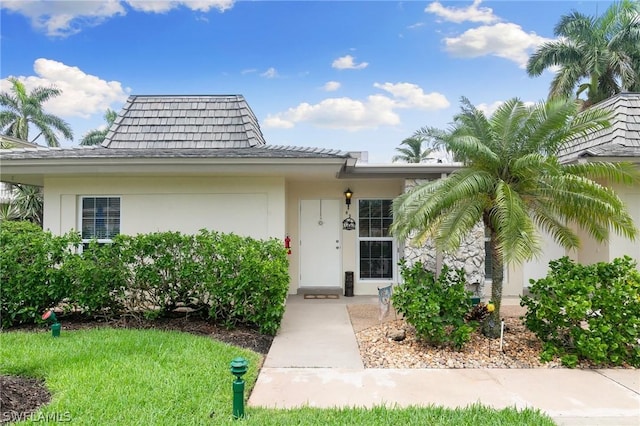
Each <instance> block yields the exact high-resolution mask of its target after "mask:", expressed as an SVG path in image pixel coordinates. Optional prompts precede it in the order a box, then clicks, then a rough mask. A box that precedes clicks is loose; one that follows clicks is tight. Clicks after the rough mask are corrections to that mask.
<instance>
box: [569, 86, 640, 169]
mask: <svg viewBox="0 0 640 426" xmlns="http://www.w3.org/2000/svg"><path fill="white" fill-rule="evenodd" d="M592 108H608V109H611V110H612V111H614V118H613V120H612V122H611V127H609V128H607V129H604V130H600V131H598V132H594V133H593V134H592V135H590V136H588V137H587V138H580V139H576V140H575V141H573V142H572V143H570V144H568V145H567V146H566V147H565V148H564V149H563V150H562V151H561V152H560V155H559V156H558V157H559V159H560V161H562V162H571V161H574V160H576V159H577V158H579V157H584V156H597V157H635V156H637V155H639V154H640V93H620V94H618V95H616V96H613V97H611V98H609V99H607V100H605V101H603V102H600V103H599V104H597V105H595V106H593V107H592Z"/></svg>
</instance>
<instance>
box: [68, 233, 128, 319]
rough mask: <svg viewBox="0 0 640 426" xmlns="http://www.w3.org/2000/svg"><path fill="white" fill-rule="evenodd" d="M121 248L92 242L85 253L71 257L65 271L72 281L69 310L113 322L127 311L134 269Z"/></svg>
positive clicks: (114, 244)
mask: <svg viewBox="0 0 640 426" xmlns="http://www.w3.org/2000/svg"><path fill="white" fill-rule="evenodd" d="M120 251H121V249H120V246H119V244H118V243H117V242H116V243H113V244H98V243H97V242H96V241H92V242H91V243H90V244H89V246H88V247H87V248H85V249H84V250H83V252H82V253H80V254H77V255H75V256H69V257H68V258H67V259H66V261H65V262H64V264H63V265H62V270H63V272H64V274H65V275H66V276H67V279H68V287H67V288H66V289H65V295H66V301H67V306H66V307H67V309H71V308H73V309H75V310H76V311H79V312H82V313H83V314H86V315H89V316H96V315H101V316H103V317H107V318H111V317H114V316H116V315H118V314H120V313H122V311H123V309H124V300H125V294H126V289H127V286H128V282H129V279H130V269H129V268H128V267H127V265H125V264H124V263H123V262H122V258H121V254H120Z"/></svg>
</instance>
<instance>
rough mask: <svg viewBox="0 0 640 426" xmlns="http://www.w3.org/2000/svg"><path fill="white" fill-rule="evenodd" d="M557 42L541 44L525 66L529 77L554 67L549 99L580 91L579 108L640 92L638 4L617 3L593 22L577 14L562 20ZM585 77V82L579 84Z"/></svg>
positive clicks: (577, 94) (557, 26)
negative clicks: (631, 92) (580, 100)
mask: <svg viewBox="0 0 640 426" xmlns="http://www.w3.org/2000/svg"><path fill="white" fill-rule="evenodd" d="M554 33H555V35H556V36H558V37H560V38H559V39H558V40H556V41H552V42H549V43H545V44H543V45H542V46H541V47H540V48H539V49H538V50H537V51H536V52H535V53H534V54H533V55H532V56H531V57H530V58H529V62H528V63H527V72H528V73H529V75H530V76H539V75H540V74H542V72H543V71H544V70H545V69H548V68H551V67H559V68H560V69H559V71H558V72H557V73H556V75H555V77H554V79H553V81H552V82H551V87H550V90H549V97H555V96H561V97H569V96H572V95H573V94H574V92H575V95H576V97H579V96H580V94H582V93H583V92H585V93H586V96H587V99H586V101H585V102H584V105H583V109H584V108H587V107H588V106H589V105H592V104H594V103H596V102H599V101H601V100H603V99H606V98H608V97H610V96H612V95H615V94H616V93H619V92H620V91H624V90H633V89H639V88H640V53H639V50H640V49H639V48H638V46H640V3H639V2H637V1H633V0H622V1H621V2H619V3H614V4H612V5H611V6H610V7H609V8H608V9H607V10H606V11H605V13H604V14H603V15H601V16H599V17H597V18H594V17H590V16H586V15H583V14H581V13H579V12H575V11H574V12H572V13H570V14H568V15H564V16H562V18H561V19H560V22H559V23H558V24H557V25H556V27H555V29H554ZM585 79H586V82H584V80H585Z"/></svg>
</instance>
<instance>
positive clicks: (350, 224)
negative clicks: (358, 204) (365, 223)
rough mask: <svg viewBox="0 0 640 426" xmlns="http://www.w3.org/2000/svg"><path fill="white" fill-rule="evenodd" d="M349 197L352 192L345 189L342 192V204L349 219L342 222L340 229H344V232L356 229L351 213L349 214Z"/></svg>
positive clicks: (351, 195)
mask: <svg viewBox="0 0 640 426" xmlns="http://www.w3.org/2000/svg"><path fill="white" fill-rule="evenodd" d="M351 197H353V191H351V189H349V188H347V190H346V191H344V202H345V204H346V205H347V214H348V215H349V217H348V218H346V219H345V220H343V221H342V229H344V230H345V231H353V230H354V229H356V221H355V220H353V219H352V218H351V213H349V207H350V206H351Z"/></svg>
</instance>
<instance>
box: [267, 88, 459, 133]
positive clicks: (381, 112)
mask: <svg viewBox="0 0 640 426" xmlns="http://www.w3.org/2000/svg"><path fill="white" fill-rule="evenodd" d="M374 87H376V88H380V89H382V90H385V91H386V92H388V93H390V94H391V95H392V97H389V96H385V95H378V94H376V95H371V96H368V97H367V98H366V100H357V99H352V98H348V97H342V98H328V99H324V100H323V101H321V102H319V103H317V104H309V103H306V102H304V103H301V104H300V105H298V106H296V107H293V108H289V109H288V110H286V111H284V112H280V113H276V114H269V115H268V116H267V118H266V119H265V120H264V121H263V123H264V125H265V127H275V128H292V127H294V126H295V125H296V124H297V123H309V124H312V125H314V126H317V127H325V128H330V129H343V130H350V131H356V130H361V129H375V128H378V127H380V126H397V125H398V124H400V116H399V115H398V113H397V112H396V111H395V110H396V109H401V108H415V109H442V108H447V107H448V106H449V102H448V101H447V99H446V98H445V97H444V96H443V95H441V94H439V93H430V94H425V93H424V91H423V90H422V88H420V87H419V86H417V85H415V84H411V83H396V84H392V83H384V84H379V83H375V84H374Z"/></svg>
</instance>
